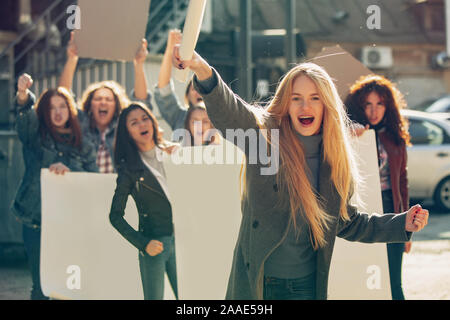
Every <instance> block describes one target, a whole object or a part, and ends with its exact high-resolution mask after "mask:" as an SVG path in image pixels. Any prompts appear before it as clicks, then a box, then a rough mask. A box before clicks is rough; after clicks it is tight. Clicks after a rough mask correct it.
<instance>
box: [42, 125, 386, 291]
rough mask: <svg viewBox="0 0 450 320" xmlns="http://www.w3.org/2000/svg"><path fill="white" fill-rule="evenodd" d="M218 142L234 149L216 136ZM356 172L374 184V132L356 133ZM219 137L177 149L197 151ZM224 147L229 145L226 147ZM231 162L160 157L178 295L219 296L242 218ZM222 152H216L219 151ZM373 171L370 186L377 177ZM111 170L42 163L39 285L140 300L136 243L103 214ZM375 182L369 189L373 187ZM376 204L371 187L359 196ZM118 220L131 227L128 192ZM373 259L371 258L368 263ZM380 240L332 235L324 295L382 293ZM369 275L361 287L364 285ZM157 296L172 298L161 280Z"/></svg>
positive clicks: (133, 217)
mask: <svg viewBox="0 0 450 320" xmlns="http://www.w3.org/2000/svg"><path fill="white" fill-rule="evenodd" d="M223 143H224V145H226V147H224V149H223V150H233V147H234V146H231V148H230V147H229V145H230V143H229V142H228V141H226V140H224V141H223ZM360 145H361V147H360V148H361V149H360V154H361V158H362V159H361V160H362V161H363V162H362V163H363V165H362V174H363V176H365V177H369V178H368V179H369V181H368V184H367V185H368V186H370V188H371V190H372V188H376V187H377V186H379V178H378V165H377V163H376V161H373V159H376V158H374V152H376V151H374V150H375V140H374V135H373V132H368V133H366V134H365V135H363V136H362V138H361V139H360ZM219 148H220V146H217V147H215V146H208V147H194V148H185V149H190V150H192V153H195V152H197V153H200V154H202V155H207V154H212V151H214V152H217V151H218V150H219ZM228 148H230V149H228ZM233 152H235V157H234V158H235V159H236V161H235V163H234V164H226V163H227V162H224V164H217V163H216V164H214V163H211V164H176V163H174V162H171V161H170V159H166V160H165V163H164V166H165V168H166V175H167V182H168V186H169V189H170V199H171V204H172V208H173V221H174V226H175V246H176V258H177V276H178V291H179V297H180V299H192V300H197V299H201V300H207V299H219V300H221V299H224V297H225V293H226V288H227V283H228V277H229V274H230V270H231V262H232V256H233V251H234V247H235V244H236V240H237V236H238V231H239V225H240V221H241V210H240V190H239V172H240V167H241V162H240V161H239V159H241V160H242V159H243V156H242V153H241V152H240V151H239V150H238V149H237V148H234V151H233ZM226 153H227V152H224V153H223V156H224V158H223V159H228V158H227V154H226ZM377 178H378V185H377ZM115 179H116V175H115V174H95V173H66V174H65V175H64V176H57V175H55V174H52V173H50V172H49V171H48V170H42V175H41V188H42V243H41V285H42V288H43V292H44V294H46V295H48V296H51V297H55V298H67V299H142V298H143V294H142V284H141V280H140V272H139V263H138V251H137V249H136V248H135V247H133V246H132V245H131V244H130V243H128V241H126V240H125V239H124V238H123V237H122V236H121V235H120V234H119V233H118V232H117V230H115V229H114V228H113V227H112V226H111V224H110V222H109V210H110V207H111V200H112V197H113V194H114V189H115V185H116V183H115ZM374 190H375V189H374ZM365 194H369V193H365ZM362 195H363V198H364V200H366V201H367V204H368V206H367V210H368V211H372V210H374V211H377V212H380V203H381V202H380V201H381V196H380V197H379V196H378V195H377V193H376V192H371V193H370V195H371V196H370V198H369V197H364V194H362ZM125 219H126V220H127V221H128V222H129V223H130V225H132V226H133V227H134V228H135V229H137V225H138V213H137V210H136V205H135V203H134V201H133V200H132V198H131V197H129V199H128V203H127V207H126V210H125ZM374 266H375V267H374ZM388 279H389V278H388V271H387V260H386V248H385V245H384V244H373V245H370V244H369V245H368V244H359V243H350V242H347V241H345V240H339V239H337V243H336V248H335V252H334V254H333V260H332V266H331V274H330V285H329V291H330V299H389V297H390V295H388V293H389V280H388ZM367 284H369V287H368V286H367ZM164 299H174V295H173V292H172V290H171V288H170V285H169V283H168V280H167V278H166V281H165V295H164Z"/></svg>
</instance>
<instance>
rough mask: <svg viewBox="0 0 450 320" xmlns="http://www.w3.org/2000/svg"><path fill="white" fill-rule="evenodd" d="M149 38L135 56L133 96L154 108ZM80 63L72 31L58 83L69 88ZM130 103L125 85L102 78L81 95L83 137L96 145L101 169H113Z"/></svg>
mask: <svg viewBox="0 0 450 320" xmlns="http://www.w3.org/2000/svg"><path fill="white" fill-rule="evenodd" d="M147 54H148V50H147V41H146V40H145V39H143V40H142V44H141V47H140V48H139V50H138V52H137V53H136V56H135V59H134V61H133V62H134V72H135V73H134V74H135V77H134V83H135V85H134V90H133V91H132V92H131V94H130V96H132V99H133V100H138V101H141V102H143V103H145V104H146V105H147V106H148V107H149V108H150V109H152V106H151V103H150V100H151V94H150V92H149V91H148V90H147V81H146V79H145V72H144V63H145V59H146V57H147ZM77 63H78V53H77V47H76V45H75V42H74V40H73V32H72V34H71V39H70V42H69V45H68V47H67V62H66V64H65V66H64V70H63V72H62V74H61V78H60V81H59V85H60V86H62V87H65V88H67V89H68V90H70V89H71V88H72V81H73V76H74V74H75V69H76V66H77ZM129 104H130V100H129V98H128V96H127V94H126V92H125V89H124V88H123V87H122V86H121V85H120V84H119V83H117V82H115V81H101V82H96V83H93V84H91V85H90V86H88V88H87V89H86V90H85V91H84V93H83V95H82V99H81V102H80V105H81V110H79V112H78V118H79V120H80V123H81V131H82V134H83V137H85V138H86V139H87V140H89V141H91V142H92V143H93V144H94V145H95V147H96V149H97V166H98V168H99V172H100V173H112V172H114V171H115V170H114V159H113V143H114V135H115V132H116V127H117V119H118V117H119V114H120V112H121V111H122V110H123V109H124V108H126V107H127V106H128V105H129Z"/></svg>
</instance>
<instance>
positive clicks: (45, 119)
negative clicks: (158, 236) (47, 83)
mask: <svg viewBox="0 0 450 320" xmlns="http://www.w3.org/2000/svg"><path fill="white" fill-rule="evenodd" d="M32 82H33V81H32V79H31V77H30V76H29V75H27V74H24V75H22V76H20V78H19V81H18V90H17V99H16V111H17V119H16V130H17V134H18V136H19V139H20V141H21V142H22V145H23V158H24V162H25V174H24V176H23V179H22V182H21V185H20V187H19V189H18V191H17V195H16V198H15V201H14V204H13V207H12V211H13V213H14V214H15V216H16V217H17V219H18V220H19V221H20V222H21V223H22V224H23V240H24V244H25V249H26V251H27V255H28V262H29V265H30V269H31V275H32V280H33V288H32V291H31V299H46V297H45V296H44V294H43V293H42V290H41V285H40V276H39V262H40V239H41V236H40V235H41V229H40V227H41V190H40V189H41V169H42V168H49V170H50V171H51V172H54V173H56V174H64V173H65V172H69V171H90V172H97V171H98V168H97V165H96V164H95V151H94V147H93V145H91V144H90V143H89V142H88V141H85V140H84V139H82V136H81V131H80V125H79V123H78V118H77V110H76V108H75V102H74V101H73V98H72V96H71V95H70V94H69V92H68V91H67V90H66V89H64V88H61V87H59V88H57V89H48V90H46V91H45V92H44V93H43V94H42V95H41V97H40V98H39V100H38V102H37V104H36V107H35V108H33V105H34V101H35V97H34V95H33V94H32V93H31V92H30V90H29V88H30V87H31V85H32Z"/></svg>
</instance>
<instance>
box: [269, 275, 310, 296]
mask: <svg viewBox="0 0 450 320" xmlns="http://www.w3.org/2000/svg"><path fill="white" fill-rule="evenodd" d="M315 298H316V273H315V272H313V273H311V274H310V275H308V276H306V277H302V278H297V279H278V278H274V277H264V300H314V299H315Z"/></svg>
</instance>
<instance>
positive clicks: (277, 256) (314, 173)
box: [264, 133, 322, 279]
mask: <svg viewBox="0 0 450 320" xmlns="http://www.w3.org/2000/svg"><path fill="white" fill-rule="evenodd" d="M297 137H298V139H299V140H300V142H301V144H302V146H303V150H304V153H305V160H306V168H305V172H306V175H307V177H308V180H309V182H310V184H311V187H312V188H313V189H314V190H318V186H319V170H320V155H321V146H322V133H319V134H317V135H313V136H302V135H300V134H298V133H297ZM297 227H298V230H299V233H298V236H297V234H296V231H295V229H294V226H293V224H292V223H290V224H289V230H288V234H287V236H286V238H285V240H284V241H283V242H282V243H281V244H280V245H279V246H278V247H277V248H276V249H275V250H274V251H273V252H272V254H271V255H270V256H269V257H268V258H267V260H266V262H265V264H264V275H265V276H271V277H275V278H280V279H296V278H301V277H305V276H308V275H310V274H311V273H313V272H314V271H315V270H316V252H315V251H314V249H313V247H312V244H311V239H310V231H309V226H308V223H307V221H306V220H305V218H304V217H303V216H300V215H299V218H298V219H297Z"/></svg>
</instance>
